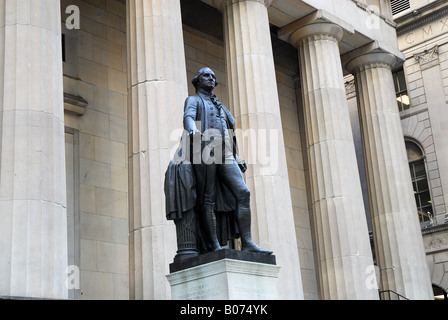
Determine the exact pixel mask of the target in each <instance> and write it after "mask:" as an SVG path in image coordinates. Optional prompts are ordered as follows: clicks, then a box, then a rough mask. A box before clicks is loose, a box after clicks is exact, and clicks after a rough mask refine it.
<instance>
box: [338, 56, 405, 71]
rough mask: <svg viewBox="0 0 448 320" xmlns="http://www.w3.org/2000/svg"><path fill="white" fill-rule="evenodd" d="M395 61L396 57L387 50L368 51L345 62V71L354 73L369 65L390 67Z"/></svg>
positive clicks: (369, 66)
mask: <svg viewBox="0 0 448 320" xmlns="http://www.w3.org/2000/svg"><path fill="white" fill-rule="evenodd" d="M396 62H397V57H395V56H394V55H393V54H390V53H387V52H370V53H367V54H363V55H360V56H358V57H356V58H354V59H352V60H351V61H349V62H348V63H347V64H346V69H347V71H349V72H351V73H354V72H357V71H359V70H363V69H366V68H371V67H386V68H392V67H393V66H394V65H395V64H396Z"/></svg>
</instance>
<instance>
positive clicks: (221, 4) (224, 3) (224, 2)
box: [213, 0, 273, 11]
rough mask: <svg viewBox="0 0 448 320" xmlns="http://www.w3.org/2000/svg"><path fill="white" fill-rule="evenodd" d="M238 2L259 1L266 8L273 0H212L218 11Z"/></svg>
mask: <svg viewBox="0 0 448 320" xmlns="http://www.w3.org/2000/svg"><path fill="white" fill-rule="evenodd" d="M239 2H259V3H261V4H263V5H265V6H266V8H267V7H269V6H270V5H271V4H272V2H273V0H213V4H214V5H215V7H216V8H217V9H218V10H220V11H223V10H224V8H226V7H228V6H229V5H232V4H235V3H239Z"/></svg>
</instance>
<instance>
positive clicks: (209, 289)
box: [167, 250, 280, 300]
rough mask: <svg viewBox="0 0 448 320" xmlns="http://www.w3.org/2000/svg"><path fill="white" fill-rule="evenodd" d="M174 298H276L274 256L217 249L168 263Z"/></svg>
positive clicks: (276, 268)
mask: <svg viewBox="0 0 448 320" xmlns="http://www.w3.org/2000/svg"><path fill="white" fill-rule="evenodd" d="M170 271H171V274H169V275H168V276H167V278H168V281H169V282H170V284H171V296H172V299H173V300H276V299H278V288H277V282H278V273H279V271H280V267H279V266H277V265H276V259H275V256H263V255H258V254H254V253H247V252H241V251H236V250H220V251H216V252H211V253H208V254H204V255H200V256H196V257H191V258H190V259H183V260H182V261H177V262H174V263H173V264H172V265H170Z"/></svg>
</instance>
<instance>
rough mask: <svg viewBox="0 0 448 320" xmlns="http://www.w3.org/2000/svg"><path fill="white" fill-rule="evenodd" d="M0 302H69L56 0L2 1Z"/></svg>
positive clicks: (58, 4)
mask: <svg viewBox="0 0 448 320" xmlns="http://www.w3.org/2000/svg"><path fill="white" fill-rule="evenodd" d="M0 257H1V258H0V296H6V297H26V298H38V299H40V298H45V299H66V298H68V290H67V286H66V279H67V275H66V271H67V259H68V258H67V209H66V173H65V141H64V99H63V79H62V51H61V13H60V1H58V0H21V1H16V0H0Z"/></svg>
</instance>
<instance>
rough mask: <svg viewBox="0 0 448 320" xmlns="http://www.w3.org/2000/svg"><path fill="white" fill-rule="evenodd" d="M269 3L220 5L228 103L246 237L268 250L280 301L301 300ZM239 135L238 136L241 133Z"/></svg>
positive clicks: (255, 0)
mask: <svg viewBox="0 0 448 320" xmlns="http://www.w3.org/2000/svg"><path fill="white" fill-rule="evenodd" d="M270 2H271V1H259V0H250V1H235V0H233V1H231V0H225V1H222V3H221V8H222V10H223V14H224V29H225V45H226V51H227V77H228V86H227V87H228V88H229V97H230V105H229V107H231V108H233V111H234V115H235V117H236V119H237V128H239V129H242V130H241V131H242V132H241V131H240V132H237V137H238V142H239V149H240V151H241V155H240V156H241V158H242V159H245V160H246V161H247V162H248V164H249V169H248V172H247V173H246V182H247V185H248V187H249V189H250V191H251V208H252V217H253V218H252V233H253V238H254V241H255V242H258V244H260V246H262V247H263V248H264V249H270V250H273V251H274V254H275V255H276V256H277V261H278V265H279V266H281V271H280V274H279V288H280V290H279V292H280V297H279V298H280V299H303V290H302V279H301V274H300V264H299V256H298V249H297V242H296V236H295V228H294V217H293V210H292V202H291V195H290V190H289V178H288V172H287V164H286V154H285V146H284V140H283V131H282V121H281V115H280V104H279V98H278V91H277V82H276V74H275V68H274V58H273V52H272V43H271V37H270V30H269V19H268V12H267V6H268V5H269V4H270ZM241 133H242V134H241Z"/></svg>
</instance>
